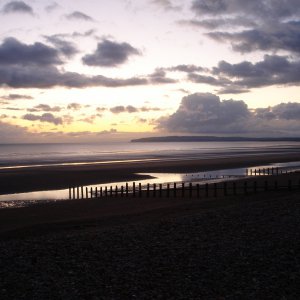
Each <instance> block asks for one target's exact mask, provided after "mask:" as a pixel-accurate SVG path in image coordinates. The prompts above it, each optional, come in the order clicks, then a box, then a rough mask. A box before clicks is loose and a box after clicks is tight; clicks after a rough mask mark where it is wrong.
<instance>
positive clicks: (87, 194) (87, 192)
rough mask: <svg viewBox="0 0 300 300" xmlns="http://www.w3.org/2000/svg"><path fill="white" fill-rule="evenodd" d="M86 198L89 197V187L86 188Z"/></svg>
mask: <svg viewBox="0 0 300 300" xmlns="http://www.w3.org/2000/svg"><path fill="white" fill-rule="evenodd" d="M85 198H86V199H89V190H88V188H87V187H86V188H85Z"/></svg>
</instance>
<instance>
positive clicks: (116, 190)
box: [116, 185, 118, 197]
mask: <svg viewBox="0 0 300 300" xmlns="http://www.w3.org/2000/svg"><path fill="white" fill-rule="evenodd" d="M116 197H118V186H117V185H116Z"/></svg>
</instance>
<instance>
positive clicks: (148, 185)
mask: <svg viewBox="0 0 300 300" xmlns="http://www.w3.org/2000/svg"><path fill="white" fill-rule="evenodd" d="M149 193H150V184H149V183H147V198H148V197H149Z"/></svg>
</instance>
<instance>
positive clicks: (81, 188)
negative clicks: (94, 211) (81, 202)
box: [80, 186, 84, 199]
mask: <svg viewBox="0 0 300 300" xmlns="http://www.w3.org/2000/svg"><path fill="white" fill-rule="evenodd" d="M80 190H81V199H83V198H84V197H83V186H81V187H80Z"/></svg>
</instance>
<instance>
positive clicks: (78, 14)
mask: <svg viewBox="0 0 300 300" xmlns="http://www.w3.org/2000/svg"><path fill="white" fill-rule="evenodd" d="M66 18H67V19H69V20H81V21H89V22H93V21H94V19H93V18H92V17H90V16H88V15H86V14H84V13H83V12H80V11H74V12H72V13H71V14H69V15H66Z"/></svg>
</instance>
